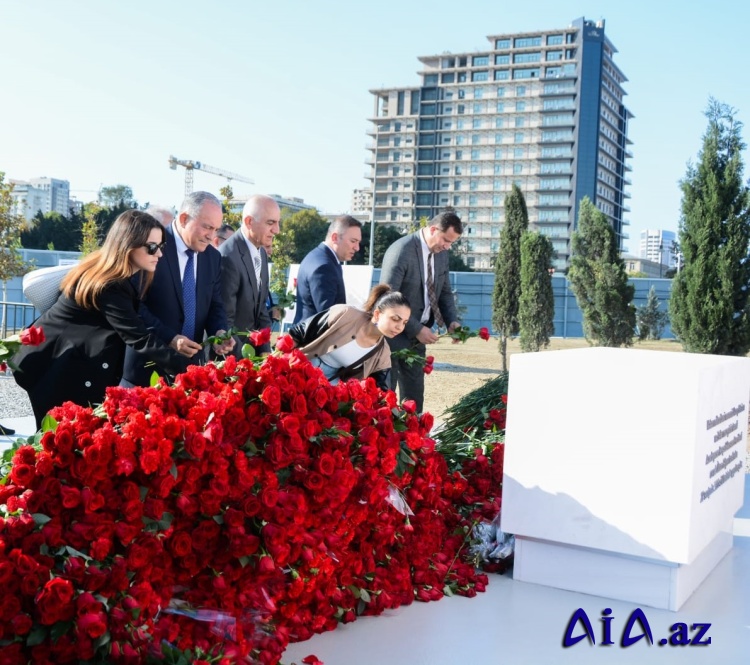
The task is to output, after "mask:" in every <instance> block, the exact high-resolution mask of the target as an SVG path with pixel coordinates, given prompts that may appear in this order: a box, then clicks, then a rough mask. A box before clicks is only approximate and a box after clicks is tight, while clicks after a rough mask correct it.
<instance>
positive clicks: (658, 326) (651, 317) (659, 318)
mask: <svg viewBox="0 0 750 665" xmlns="http://www.w3.org/2000/svg"><path fill="white" fill-rule="evenodd" d="M635 318H636V321H637V323H638V339H641V340H643V339H653V340H659V339H661V334H662V332H664V326H665V325H666V323H667V321H668V320H669V315H668V314H667V313H666V312H660V311H659V298H657V297H656V289H655V288H654V287H653V286H652V287H651V288H650V289H649V290H648V298H647V299H646V304H645V305H642V306H641V307H639V308H638V311H637V313H636V315H635Z"/></svg>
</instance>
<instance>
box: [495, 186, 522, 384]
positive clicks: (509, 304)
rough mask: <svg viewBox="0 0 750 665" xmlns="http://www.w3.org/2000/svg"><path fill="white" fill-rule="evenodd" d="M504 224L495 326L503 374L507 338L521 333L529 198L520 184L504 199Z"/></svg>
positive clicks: (496, 279) (506, 365) (496, 264)
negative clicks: (523, 248) (523, 239)
mask: <svg viewBox="0 0 750 665" xmlns="http://www.w3.org/2000/svg"><path fill="white" fill-rule="evenodd" d="M504 207H505V223H504V224H503V228H502V231H500V250H499V251H498V254H497V258H496V259H495V287H494V291H493V294H492V325H493V327H494V328H495V330H496V331H497V332H498V334H499V335H500V356H501V358H502V365H501V369H502V371H505V370H507V368H508V361H507V348H508V339H509V338H511V337H513V336H514V335H517V334H518V330H519V328H518V303H519V299H520V297H521V236H522V235H523V233H524V232H525V231H526V229H527V228H528V226H529V213H528V211H527V209H526V199H525V198H524V196H523V193H522V192H521V190H520V188H519V187H518V185H516V184H515V183H513V187H512V189H511V191H510V192H509V193H508V195H507V196H506V197H505V202H504Z"/></svg>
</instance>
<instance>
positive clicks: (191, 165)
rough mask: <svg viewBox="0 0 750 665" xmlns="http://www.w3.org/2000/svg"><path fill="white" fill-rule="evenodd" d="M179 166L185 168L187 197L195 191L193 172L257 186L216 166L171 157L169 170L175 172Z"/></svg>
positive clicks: (241, 176) (251, 181)
mask: <svg viewBox="0 0 750 665" xmlns="http://www.w3.org/2000/svg"><path fill="white" fill-rule="evenodd" d="M178 166H184V167H185V195H188V194H190V193H191V192H192V191H193V171H195V170H197V171H204V172H205V173H213V174H214V175H219V176H222V177H223V178H226V179H227V180H229V181H230V182H231V181H232V180H237V182H247V183H250V184H251V185H252V184H255V181H254V180H251V179H250V178H246V177H245V176H243V175H240V174H239V173H232V172H231V171H225V170H224V169H217V168H216V167H215V166H209V165H208V164H204V163H203V162H194V161H193V160H192V159H177V157H175V156H174V155H170V156H169V168H170V169H172V170H173V171H174V170H175V169H176V168H177V167H178Z"/></svg>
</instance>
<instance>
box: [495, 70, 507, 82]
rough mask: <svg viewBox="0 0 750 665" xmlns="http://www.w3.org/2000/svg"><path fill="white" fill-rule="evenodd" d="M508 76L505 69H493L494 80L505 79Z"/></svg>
mask: <svg viewBox="0 0 750 665" xmlns="http://www.w3.org/2000/svg"><path fill="white" fill-rule="evenodd" d="M509 78H510V72H509V71H508V70H507V69H496V70H495V80H496V81H506V80H507V79H509Z"/></svg>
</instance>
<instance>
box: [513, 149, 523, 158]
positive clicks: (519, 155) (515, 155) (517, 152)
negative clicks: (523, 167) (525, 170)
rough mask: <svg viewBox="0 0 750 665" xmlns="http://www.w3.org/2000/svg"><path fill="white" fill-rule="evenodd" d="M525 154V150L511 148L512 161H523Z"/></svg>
mask: <svg viewBox="0 0 750 665" xmlns="http://www.w3.org/2000/svg"><path fill="white" fill-rule="evenodd" d="M525 152H526V149H525V148H513V159H523V158H524V157H525V156H526V155H525V154H524V153H525Z"/></svg>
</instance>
